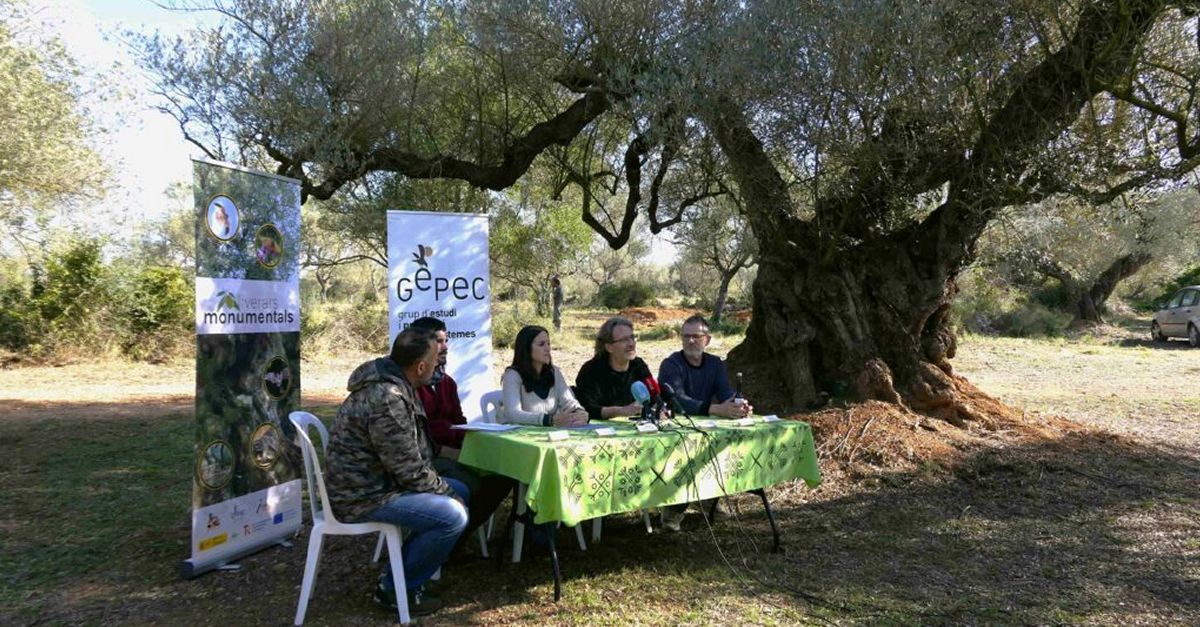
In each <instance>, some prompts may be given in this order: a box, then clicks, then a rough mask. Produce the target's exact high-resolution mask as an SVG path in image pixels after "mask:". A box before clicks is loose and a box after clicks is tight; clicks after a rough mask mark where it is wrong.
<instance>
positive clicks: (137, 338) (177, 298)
mask: <svg viewBox="0 0 1200 627" xmlns="http://www.w3.org/2000/svg"><path fill="white" fill-rule="evenodd" d="M126 290H127V293H128V296H127V297H124V298H122V299H121V300H123V301H124V303H125V304H126V307H125V311H124V312H123V313H122V317H123V318H124V319H125V321H126V328H125V329H123V330H124V331H125V335H126V336H127V337H126V339H125V341H124V342H123V348H124V351H125V353H126V354H128V355H129V356H130V357H133V358H135V359H150V360H161V359H167V358H170V357H172V356H179V355H181V354H183V353H186V352H187V347H186V345H187V344H190V340H191V337H192V334H191V332H192V330H193V328H194V324H195V319H194V318H193V316H194V312H195V309H194V306H195V298H196V297H195V289H194V288H193V286H192V282H191V281H190V280H189V279H188V277H187V275H185V274H184V272H183V270H181V269H180V268H170V267H164V266H149V267H146V268H141V269H140V270H137V271H136V273H135V274H134V276H133V278H132V280H131V281H130V283H129V285H128V286H127V288H126Z"/></svg>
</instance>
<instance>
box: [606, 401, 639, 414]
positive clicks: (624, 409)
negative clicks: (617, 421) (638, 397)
mask: <svg viewBox="0 0 1200 627" xmlns="http://www.w3.org/2000/svg"><path fill="white" fill-rule="evenodd" d="M606 409H609V410H611V411H610V412H608V415H607V416H605V418H615V417H617V416H636V415H638V414H640V413H642V404H641V403H639V402H637V401H634V402H632V403H630V404H628V405H622V406H620V407H607V408H606Z"/></svg>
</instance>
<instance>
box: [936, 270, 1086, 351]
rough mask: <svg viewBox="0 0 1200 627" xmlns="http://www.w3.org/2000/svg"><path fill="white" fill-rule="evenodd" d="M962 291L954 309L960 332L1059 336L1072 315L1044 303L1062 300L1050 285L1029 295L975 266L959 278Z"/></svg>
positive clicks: (952, 310)
mask: <svg viewBox="0 0 1200 627" xmlns="http://www.w3.org/2000/svg"><path fill="white" fill-rule="evenodd" d="M959 288H960V291H959V294H958V298H956V299H955V300H954V303H953V305H952V308H951V314H952V316H953V318H952V320H953V325H954V327H955V328H956V329H957V330H959V331H968V332H972V333H980V334H984V335H1006V336H1013V337H1043V336H1058V335H1061V334H1062V331H1063V329H1065V328H1066V326H1067V324H1068V323H1069V322H1070V320H1071V316H1070V314H1068V313H1066V312H1064V311H1063V310H1061V309H1058V308H1056V307H1053V306H1047V305H1046V304H1045V303H1047V302H1048V303H1057V302H1060V301H1061V300H1062V298H1061V294H1062V293H1061V292H1059V291H1057V290H1055V289H1053V288H1052V287H1048V288H1047V289H1046V290H1043V291H1036V292H1035V293H1034V294H1028V293H1025V292H1023V291H1021V290H1018V289H1016V288H1014V287H1013V286H1011V285H1010V284H1008V283H1005V282H1004V281H1003V280H1000V279H997V278H996V276H995V275H994V274H987V273H985V272H982V271H981V270H980V269H978V268H974V269H972V270H970V271H968V272H967V273H965V274H964V275H963V276H961V277H960V279H959Z"/></svg>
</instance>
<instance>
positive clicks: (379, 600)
mask: <svg viewBox="0 0 1200 627" xmlns="http://www.w3.org/2000/svg"><path fill="white" fill-rule="evenodd" d="M384 582H385V579H384V578H383V577H380V578H379V583H377V584H375V594H373V595H371V599H372V600H374V601H375V604H376V605H378V606H380V607H382V608H384V609H387V610H392V611H393V612H395V611H396V589H395V588H393V587H390V586H388V585H387V584H386V583H384Z"/></svg>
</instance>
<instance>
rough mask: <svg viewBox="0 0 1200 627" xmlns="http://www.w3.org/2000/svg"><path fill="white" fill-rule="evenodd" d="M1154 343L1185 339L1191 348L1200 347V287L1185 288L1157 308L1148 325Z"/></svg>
mask: <svg viewBox="0 0 1200 627" xmlns="http://www.w3.org/2000/svg"><path fill="white" fill-rule="evenodd" d="M1150 337H1152V338H1154V341H1155V342H1165V341H1167V338H1172V337H1186V338H1187V339H1188V344H1191V345H1192V347H1193V348H1196V347H1200V285H1190V286H1188V287H1185V288H1183V289H1181V290H1179V291H1178V292H1175V295H1174V296H1172V297H1171V300H1168V301H1167V302H1165V303H1163V304H1162V305H1160V306H1159V310H1158V311H1157V312H1156V313H1155V314H1154V322H1151V323H1150Z"/></svg>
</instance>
